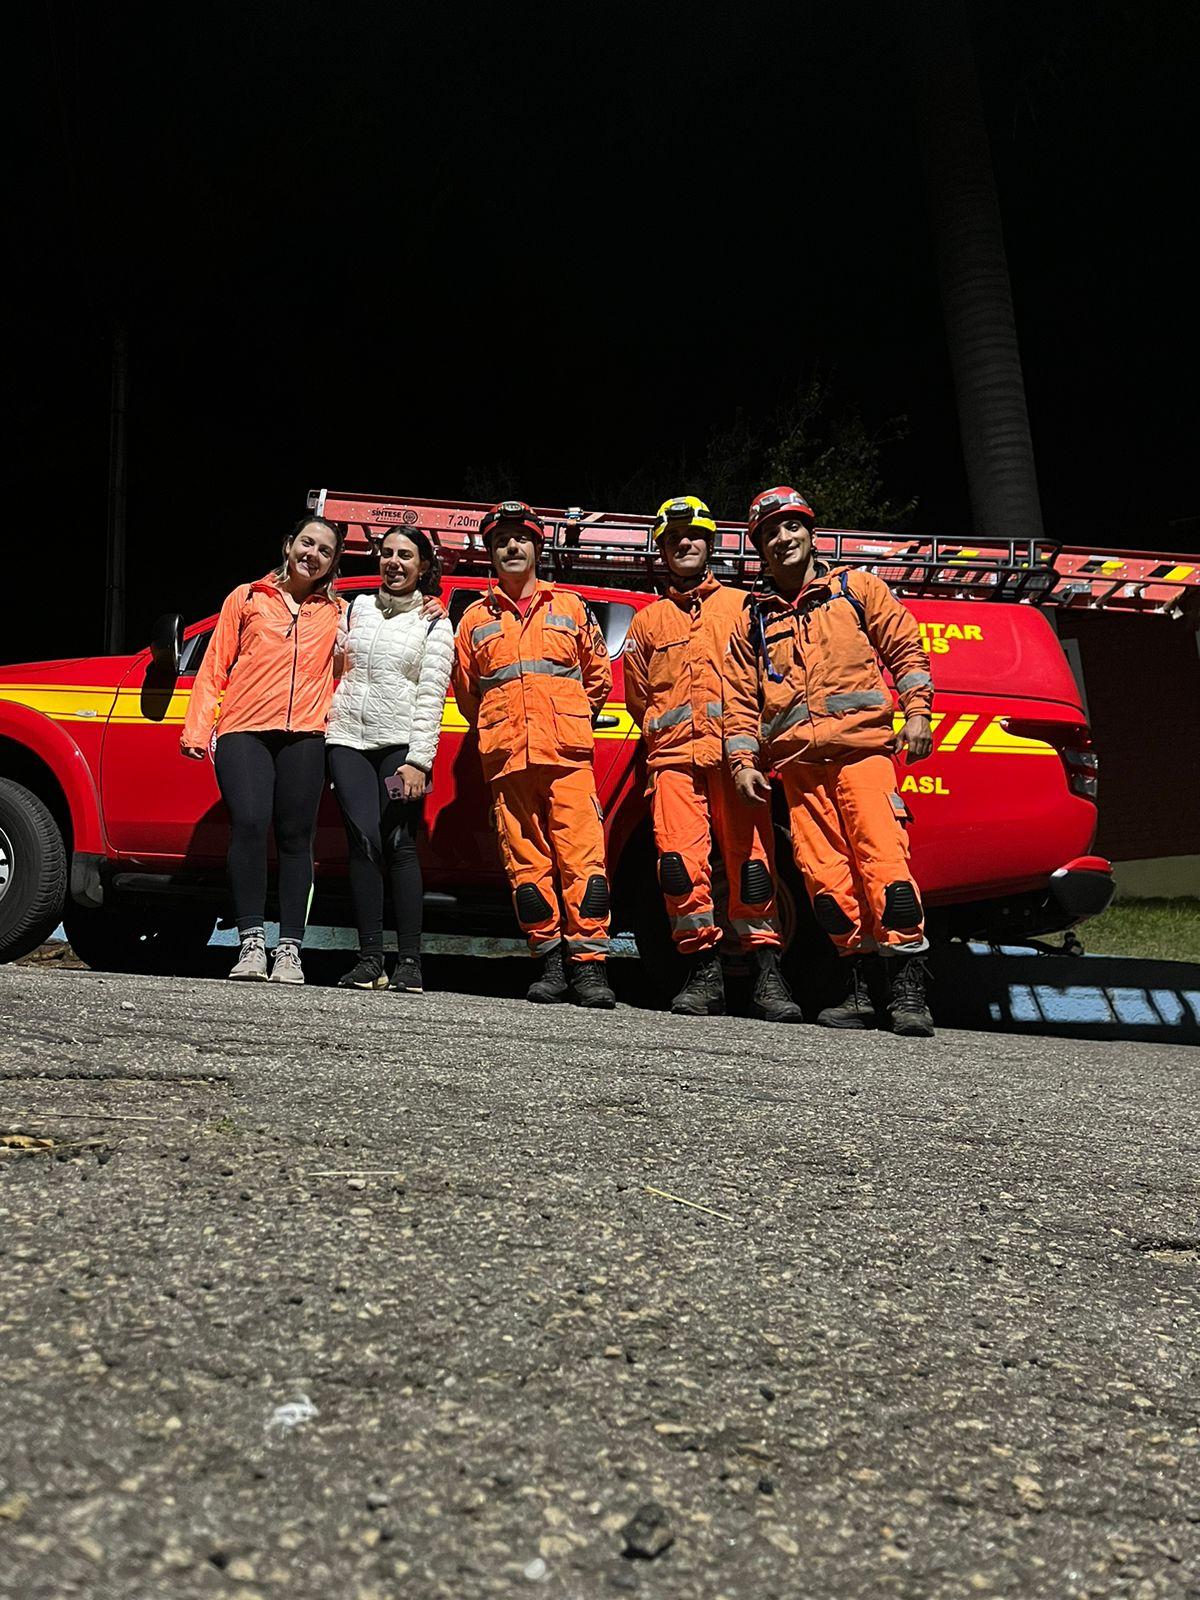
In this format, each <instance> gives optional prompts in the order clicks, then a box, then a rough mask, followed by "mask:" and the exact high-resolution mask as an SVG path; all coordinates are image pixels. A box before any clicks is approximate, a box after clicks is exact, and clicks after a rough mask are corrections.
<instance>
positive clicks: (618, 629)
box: [448, 589, 633, 656]
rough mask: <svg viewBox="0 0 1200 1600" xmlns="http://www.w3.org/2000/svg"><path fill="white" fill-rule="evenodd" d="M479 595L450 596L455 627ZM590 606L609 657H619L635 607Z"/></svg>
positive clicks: (474, 592)
mask: <svg viewBox="0 0 1200 1600" xmlns="http://www.w3.org/2000/svg"><path fill="white" fill-rule="evenodd" d="M479 593H480V592H479V590H478V589H456V590H455V591H454V593H453V594H452V595H451V596H450V604H449V607H448V609H449V612H450V621H451V623H452V624H453V625H454V627H456V628H457V627H458V624H459V620H460V618H461V617H462V614H463V612H464V611H465V610H466V609H467V607H468V606H469V605H472V604H473V603H474V602H475V601H476V600H478V599H479ZM588 605H589V606H590V607H591V610H592V613H593V615H594V616H595V618H596V621H597V622H598V623H599V624H600V631H601V633H602V634H603V635H604V642H605V644H606V645H607V646H608V653H609V655H610V656H619V655H620V654H621V651H622V650H623V649H624V648H625V635H626V634H627V633H628V632H629V624H630V623H631V622H632V621H633V607H632V606H627V605H625V604H623V602H621V601H620V600H589V601H588Z"/></svg>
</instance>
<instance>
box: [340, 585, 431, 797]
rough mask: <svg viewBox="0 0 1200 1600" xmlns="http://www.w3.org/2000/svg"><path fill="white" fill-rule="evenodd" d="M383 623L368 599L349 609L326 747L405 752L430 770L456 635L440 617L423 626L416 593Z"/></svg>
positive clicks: (362, 596)
mask: <svg viewBox="0 0 1200 1600" xmlns="http://www.w3.org/2000/svg"><path fill="white" fill-rule="evenodd" d="M407 598H408V602H409V603H408V604H407V605H404V603H403V602H401V605H402V609H400V610H398V611H397V612H396V613H395V615H394V616H390V617H385V616H384V614H383V612H382V611H380V609H379V607H378V606H377V605H376V604H375V596H374V595H373V594H369V593H368V594H360V595H357V596H355V603H354V604H352V605H351V608H350V627H349V633H348V636H347V639H346V664H345V666H344V667H343V669H342V676H341V678H340V680H339V682H338V686H337V688H336V690H335V691H334V695H333V705H332V707H331V708H330V712H329V726H328V728H327V729H326V732H325V739H326V743H328V744H345V745H349V746H350V747H351V749H353V750H379V749H381V748H382V747H383V746H384V745H391V744H407V746H408V760H409V762H410V763H411V764H412V765H413V766H414V767H420V768H421V770H422V771H423V772H430V771H432V769H433V758H434V757H435V756H436V755H437V747H438V736H439V734H440V733H441V731H442V710H443V708H444V706H445V704H446V686H447V684H448V683H449V681H450V666H451V663H452V661H453V659H454V630H453V629H452V628H451V626H450V623H449V621H448V619H447V618H446V617H439V618H438V620H437V621H436V622H433V623H430V622H426V621H425V620H424V619H423V618H422V617H421V615H420V607H421V602H422V601H423V600H424V598H425V596H424V595H422V594H417V593H414V594H412V595H410V596H408V597H407Z"/></svg>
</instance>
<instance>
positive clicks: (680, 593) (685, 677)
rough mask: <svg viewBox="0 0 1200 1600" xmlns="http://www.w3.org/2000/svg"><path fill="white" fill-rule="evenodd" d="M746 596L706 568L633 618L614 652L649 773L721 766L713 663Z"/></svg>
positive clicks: (718, 691)
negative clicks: (691, 584) (620, 651)
mask: <svg viewBox="0 0 1200 1600" xmlns="http://www.w3.org/2000/svg"><path fill="white" fill-rule="evenodd" d="M747 598H748V596H747V594H746V591H745V590H744V589H733V588H730V587H729V586H728V585H727V584H724V583H719V582H718V581H717V579H716V578H714V577H713V576H712V574H711V573H709V574H708V575H707V576H706V577H705V579H704V581H703V582H702V583H699V584H697V585H696V587H695V588H694V589H688V590H679V589H675V588H671V589H668V590H667V594H666V598H665V599H663V600H656V601H655V602H654V604H653V605H649V606H647V607H646V608H645V610H643V611H639V612H638V614H637V616H636V617H634V619H633V623H632V625H631V627H630V629H629V638H628V640H627V641H626V645H625V653H624V655H623V657H622V661H623V663H624V668H625V704H626V705H627V706H628V707H629V714H630V716H631V717H632V718H633V720H634V721H635V722H636V723H638V724H639V726H640V727H641V730H642V738H643V739H644V740H645V743H646V764H647V766H648V767H649V768H650V770H651V771H652V772H654V771H657V770H658V768H660V767H699V768H702V769H706V768H711V767H719V766H720V765H721V760H722V754H721V727H722V722H721V711H722V705H721V702H722V698H723V689H722V682H721V669H722V666H723V664H724V660H725V652H726V650H727V649H728V647H729V636H730V634H731V633H732V631H733V628H734V625H735V624H736V622H737V620H738V618H739V617H740V616H741V614H742V611H743V609H744V607H745V604H746V600H747Z"/></svg>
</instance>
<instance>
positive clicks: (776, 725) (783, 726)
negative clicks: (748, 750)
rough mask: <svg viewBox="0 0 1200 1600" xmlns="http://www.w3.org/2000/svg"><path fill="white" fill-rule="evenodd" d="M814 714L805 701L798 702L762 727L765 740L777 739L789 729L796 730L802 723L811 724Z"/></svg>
mask: <svg viewBox="0 0 1200 1600" xmlns="http://www.w3.org/2000/svg"><path fill="white" fill-rule="evenodd" d="M811 721H812V712H811V711H810V710H809V709H808V707H807V706H806V705H805V703H804V701H803V700H798V701H797V702H796V704H795V705H794V706H789V707H788V708H787V710H786V711H781V712H780V713H779V715H778V716H777V717H772V718H771V720H770V721H769V722H764V723H763V725H762V736H763V738H764V739H776V738H778V737H779V735H780V734H781V733H784V732H786V730H787V729H788V728H795V727H797V726H798V725H799V724H800V723H802V722H811Z"/></svg>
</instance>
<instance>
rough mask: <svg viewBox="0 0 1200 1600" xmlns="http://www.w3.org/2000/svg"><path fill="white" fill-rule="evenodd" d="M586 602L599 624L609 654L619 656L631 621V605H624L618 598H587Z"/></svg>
mask: <svg viewBox="0 0 1200 1600" xmlns="http://www.w3.org/2000/svg"><path fill="white" fill-rule="evenodd" d="M588 604H589V605H590V606H591V608H592V610H593V612H594V613H595V616H596V621H597V622H598V623H599V624H600V631H601V633H602V634H603V635H604V642H605V644H606V645H607V646H608V653H609V655H610V656H619V655H620V654H621V651H622V650H624V648H625V636H626V634H627V633H628V632H629V624H630V623H631V622H632V621H633V607H632V606H627V605H624V604H623V603H622V602H621V601H620V600H589V601H588Z"/></svg>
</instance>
